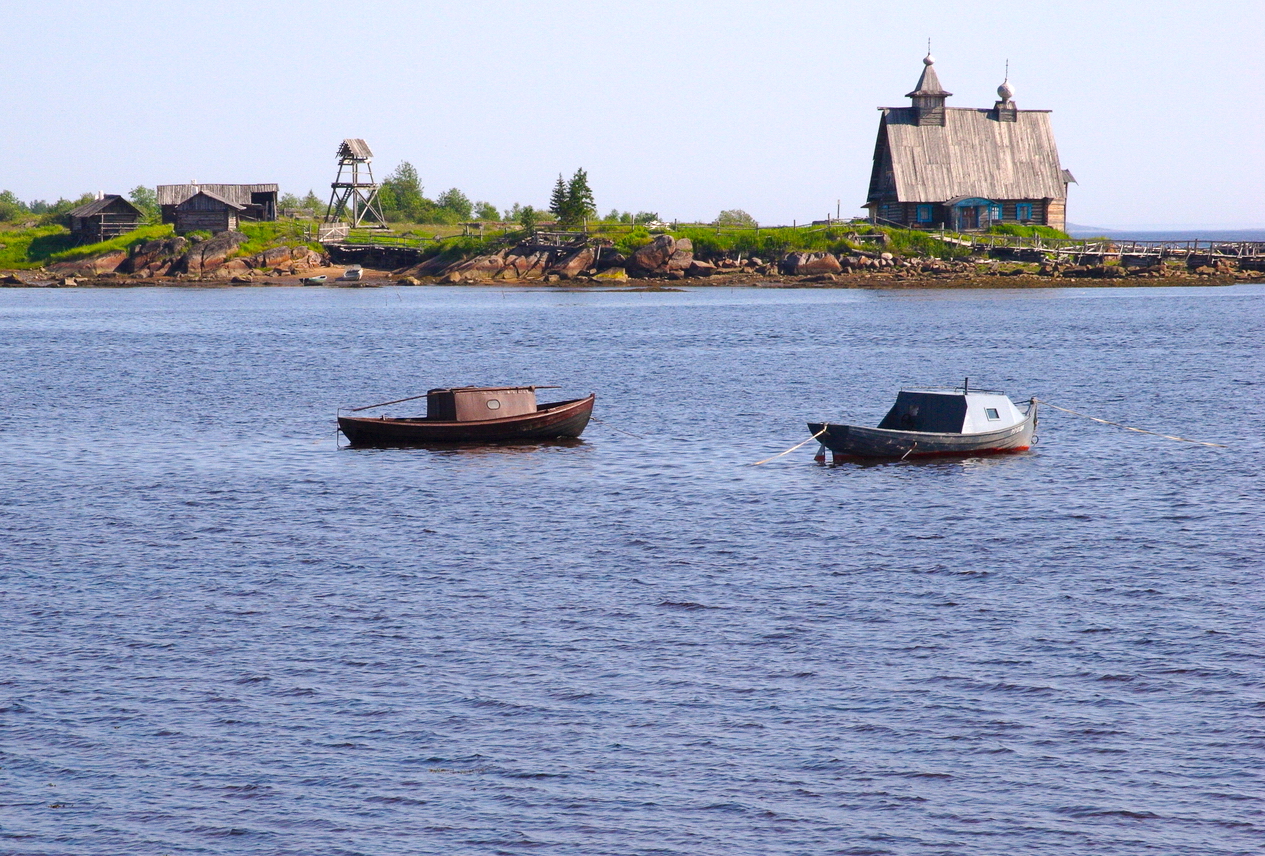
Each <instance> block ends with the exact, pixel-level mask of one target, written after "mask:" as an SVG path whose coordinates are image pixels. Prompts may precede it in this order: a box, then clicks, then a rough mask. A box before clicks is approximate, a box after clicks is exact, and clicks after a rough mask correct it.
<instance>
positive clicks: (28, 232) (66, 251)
mask: <svg viewBox="0 0 1265 856" xmlns="http://www.w3.org/2000/svg"><path fill="white" fill-rule="evenodd" d="M170 234H171V227H170V226H165V225H158V226H143V227H141V228H140V229H136V230H135V231H132V232H128V233H127V234H125V235H120V236H119V237H117V238H112V239H110V240H108V241H102V242H100V243H97V244H83V245H80V246H76V245H75V241H74V239H73V238H71V236H70V231H69V230H68V229H67V228H66V227H65V226H36V227H35V228H33V229H14V230H5V231H0V244H2V245H3V248H0V269H8V270H23V269H30V268H38V267H44V266H45V265H50V264H56V263H57V262H68V261H75V260H76V259H83V258H87V257H89V256H95V255H97V254H99V253H106V252H110V251H111V250H127V249H130V248H131V247H132V245H133V244H137V243H140V242H142V241H152V240H153V239H154V238H163V237H166V236H168V235H170Z"/></svg>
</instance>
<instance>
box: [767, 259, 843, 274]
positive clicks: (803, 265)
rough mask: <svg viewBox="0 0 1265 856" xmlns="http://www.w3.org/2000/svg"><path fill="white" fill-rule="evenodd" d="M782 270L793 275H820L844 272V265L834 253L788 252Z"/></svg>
mask: <svg viewBox="0 0 1265 856" xmlns="http://www.w3.org/2000/svg"><path fill="white" fill-rule="evenodd" d="M782 270H783V271H785V272H786V273H788V274H790V275H791V276H820V275H821V274H827V273H843V265H841V264H839V259H838V258H837V257H836V256H835V254H834V253H788V254H787V256H786V258H785V259H783V260H782Z"/></svg>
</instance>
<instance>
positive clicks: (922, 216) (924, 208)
mask: <svg viewBox="0 0 1265 856" xmlns="http://www.w3.org/2000/svg"><path fill="white" fill-rule="evenodd" d="M918 222H919V223H930V222H931V206H930V205H919V206H918Z"/></svg>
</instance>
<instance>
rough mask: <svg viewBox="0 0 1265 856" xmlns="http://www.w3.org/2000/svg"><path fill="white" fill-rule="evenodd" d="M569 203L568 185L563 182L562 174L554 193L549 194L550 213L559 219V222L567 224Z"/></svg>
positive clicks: (559, 176)
mask: <svg viewBox="0 0 1265 856" xmlns="http://www.w3.org/2000/svg"><path fill="white" fill-rule="evenodd" d="M568 201H569V195H568V193H567V183H566V182H565V181H563V180H562V173H558V180H557V182H555V183H554V186H553V193H551V194H549V211H550V212H551V213H552V214H553V216H555V217H557V218H558V221H559V222H565V221H566V219H567V213H568V212H567V202H568Z"/></svg>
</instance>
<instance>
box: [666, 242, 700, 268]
mask: <svg viewBox="0 0 1265 856" xmlns="http://www.w3.org/2000/svg"><path fill="white" fill-rule="evenodd" d="M692 264H694V242H693V241H691V240H690V239H689V238H681V239H679V240H678V241H677V242H676V246H675V247H674V248H673V250H672V255H671V256H670V257H669V258H668V264H667V268H668V271H669V272H670V271H674V270H679V271H681V272H682V273H684V272H685V271H687V270H689V269H690V265H692Z"/></svg>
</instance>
